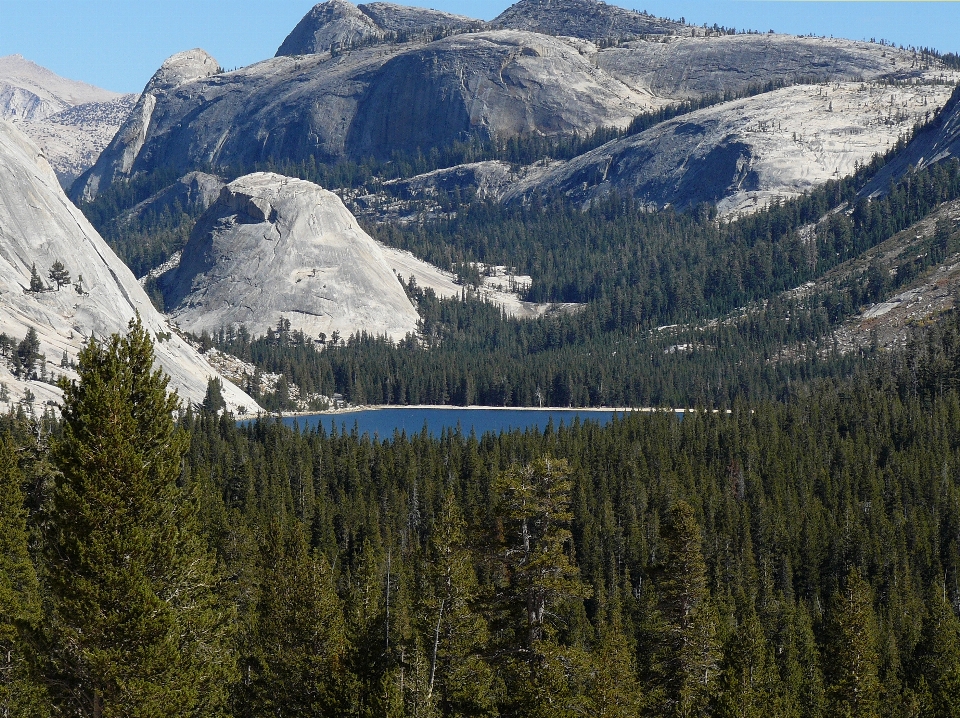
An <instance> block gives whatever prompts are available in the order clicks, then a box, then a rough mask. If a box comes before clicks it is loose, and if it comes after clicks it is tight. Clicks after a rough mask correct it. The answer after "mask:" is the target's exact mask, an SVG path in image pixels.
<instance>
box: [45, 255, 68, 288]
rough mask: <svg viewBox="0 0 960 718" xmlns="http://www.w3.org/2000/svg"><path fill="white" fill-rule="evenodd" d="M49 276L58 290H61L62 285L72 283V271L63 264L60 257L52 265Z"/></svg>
mask: <svg viewBox="0 0 960 718" xmlns="http://www.w3.org/2000/svg"><path fill="white" fill-rule="evenodd" d="M47 276H48V277H50V281H51V282H53V283H54V284H56V285H57V291H60V287H62V286H63V285H64V284H70V272H68V271H67V268H66V267H64V266H63V262H61V261H60V260H59V259H58V260H57V261H56V262H54V263H53V266H52V267H50V271H49V272H48V273H47Z"/></svg>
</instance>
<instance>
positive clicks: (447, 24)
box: [276, 0, 486, 57]
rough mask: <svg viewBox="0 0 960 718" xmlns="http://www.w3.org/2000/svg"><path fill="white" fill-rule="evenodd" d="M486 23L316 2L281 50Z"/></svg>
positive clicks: (304, 51)
mask: <svg viewBox="0 0 960 718" xmlns="http://www.w3.org/2000/svg"><path fill="white" fill-rule="evenodd" d="M485 24H486V23H483V22H481V21H479V20H473V19H471V18H468V17H463V16H462V15H451V14H450V13H445V12H439V11H437V10H427V9H425V8H413V7H407V6H406V5H394V4H393V3H385V2H376V3H370V4H369V5H362V4H361V5H352V4H351V3H349V2H346V0H327V2H324V3H320V4H319V5H314V6H313V8H312V9H311V10H310V12H308V13H307V14H306V15H305V16H304V17H303V19H302V20H300V22H299V23H297V26H296V27H295V28H294V29H293V32H291V33H290V34H289V35H287V38H286V39H285V40H284V41H283V44H282V45H280V49H278V50H277V54H276V57H282V56H284V55H311V54H315V53H322V52H329V51H330V50H331V49H339V48H349V47H353V46H356V45H361V44H364V43H369V42H376V41H379V40H384V39H388V38H389V39H394V40H397V39H400V40H406V39H410V38H412V37H416V36H419V35H422V34H424V33H431V34H433V33H439V34H443V33H450V32H465V31H467V30H479V29H481V28H483V27H484V25H485Z"/></svg>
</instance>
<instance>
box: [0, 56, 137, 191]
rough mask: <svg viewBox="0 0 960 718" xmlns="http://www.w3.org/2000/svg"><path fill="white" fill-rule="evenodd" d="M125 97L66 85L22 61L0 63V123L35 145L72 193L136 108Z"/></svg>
mask: <svg viewBox="0 0 960 718" xmlns="http://www.w3.org/2000/svg"><path fill="white" fill-rule="evenodd" d="M135 101H136V95H121V94H118V93H116V92H110V91H108V90H103V89H100V88H99V87H94V86H93V85H88V84H86V83H83V82H77V81H75V80H67V79H65V78H63V77H60V76H59V75H56V74H54V73H53V72H51V71H50V70H48V69H46V68H44V67H41V66H40V65H37V64H35V63H33V62H30V61H29V60H27V59H25V58H23V57H22V56H21V55H8V56H6V57H0V119H5V120H10V121H11V122H15V123H17V124H18V125H19V126H20V129H21V130H23V131H24V132H25V133H26V134H27V135H28V136H30V137H31V138H32V139H33V140H34V141H35V142H37V143H38V144H39V145H40V146H41V147H42V148H43V151H44V154H45V156H46V158H47V160H48V161H49V162H50V165H51V166H52V167H53V170H54V171H55V172H56V173H57V177H58V178H59V179H60V183H61V184H62V185H63V186H64V187H69V186H70V185H71V184H72V183H73V181H74V180H75V179H76V178H77V177H79V176H80V175H81V174H82V173H83V172H85V171H86V170H87V169H89V168H90V167H91V166H92V165H93V163H94V162H95V161H96V160H97V157H99V156H100V153H101V152H102V151H103V150H104V148H105V147H106V146H107V145H108V144H109V143H110V140H112V139H113V136H114V135H115V134H116V132H117V130H118V129H119V128H120V125H122V124H123V122H124V120H126V118H127V115H128V114H129V112H130V110H131V109H132V108H133V105H134V102H135Z"/></svg>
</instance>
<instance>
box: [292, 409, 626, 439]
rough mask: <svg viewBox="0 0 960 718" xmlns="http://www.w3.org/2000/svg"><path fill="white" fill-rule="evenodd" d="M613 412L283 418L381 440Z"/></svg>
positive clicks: (567, 421)
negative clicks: (402, 434)
mask: <svg viewBox="0 0 960 718" xmlns="http://www.w3.org/2000/svg"><path fill="white" fill-rule="evenodd" d="M614 414H617V415H619V416H621V417H622V416H623V415H624V411H623V410H622V409H621V410H620V411H615V410H613V409H600V410H596V409H486V408H467V407H450V408H437V407H387V408H383V409H364V410H360V411H351V412H345V413H342V414H310V415H306V416H290V417H284V419H283V423H284V424H286V425H287V426H299V427H300V429H302V430H305V429H312V428H314V427H316V426H317V425H318V424H321V425H323V427H324V428H325V429H326V430H327V432H328V433H329V432H330V430H331V429H332V428H333V427H334V426H336V428H337V431H341V432H342V431H348V432H349V431H352V430H353V428H354V426H356V427H357V429H358V430H359V432H360V434H370V436H375V437H379V438H381V439H389V438H391V437H392V436H393V432H394V431H405V432H406V433H407V436H410V435H412V434H419V433H420V432H421V431H423V427H424V425H426V427H427V432H428V433H429V434H431V435H433V436H439V435H440V434H441V433H442V432H443V430H444V429H456V428H457V426H459V427H460V429H461V431H462V432H463V433H464V434H465V435H466V434H469V433H470V431H471V430H472V431H474V432H475V433H476V435H477V436H483V435H484V434H486V433H488V432H493V433H500V432H501V431H511V430H513V429H520V430H521V431H522V430H524V429H532V428H533V427H538V428H539V429H540V430H541V431H542V430H543V429H545V428H546V426H547V424H548V423H549V421H550V420H551V419H553V424H554V426H555V427H559V426H560V424H564V425H566V426H570V425H571V424H572V423H573V422H574V421H576V420H577V419H579V420H580V421H581V423H582V422H585V421H591V422H594V423H596V424H600V425H605V424H609V423H610V421H611V420H612V419H613V416H614Z"/></svg>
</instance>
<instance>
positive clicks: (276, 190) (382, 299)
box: [160, 172, 418, 339]
mask: <svg viewBox="0 0 960 718" xmlns="http://www.w3.org/2000/svg"><path fill="white" fill-rule="evenodd" d="M160 286H161V289H162V291H163V293H164V298H165V300H166V302H167V306H168V307H170V308H171V311H170V316H171V319H172V321H174V322H176V323H177V324H179V325H180V326H181V327H182V328H183V329H185V330H187V331H190V332H201V331H203V330H209V331H216V330H219V329H220V328H221V327H228V326H234V327H236V326H238V325H241V324H242V325H245V326H246V328H247V329H248V330H249V331H250V332H251V333H252V334H254V335H263V334H266V332H267V330H268V329H270V328H271V327H274V328H275V327H277V326H278V323H279V321H280V320H281V318H282V319H287V320H289V322H290V327H291V329H294V330H296V329H299V330H302V331H303V332H304V333H306V334H307V335H308V336H311V337H314V338H316V337H317V336H318V334H319V333H320V332H323V333H325V334H327V336H328V337H329V336H331V335H332V334H333V332H334V331H339V332H340V334H341V335H343V336H344V337H346V336H347V335H349V334H351V333H355V332H360V331H366V332H367V333H368V334H371V335H381V334H386V335H388V336H391V337H393V338H395V339H399V338H401V337H403V336H404V335H405V334H407V333H408V332H414V331H415V330H416V327H417V321H418V317H417V313H416V310H415V309H414V308H413V305H412V304H411V303H410V300H409V299H408V298H407V296H406V294H405V293H404V291H403V287H402V286H401V285H400V282H399V281H398V279H397V277H396V275H394V274H393V272H392V271H391V269H390V267H389V266H388V264H387V262H386V260H385V259H384V256H383V252H382V251H381V249H380V247H379V245H377V244H376V242H374V241H373V240H372V239H371V238H370V237H369V236H368V235H367V234H366V233H365V232H364V231H363V230H362V229H360V226H359V225H358V224H357V221H356V219H354V217H353V215H352V214H350V212H349V211H348V210H347V208H346V207H344V206H343V203H342V202H341V201H340V199H339V198H338V197H337V196H336V195H335V194H333V193H332V192H328V191H326V190H324V189H322V188H321V187H319V186H317V185H315V184H313V183H311V182H305V181H303V180H297V179H290V178H287V177H283V176H281V175H276V174H271V173H263V172H259V173H256V174H252V175H247V176H245V177H241V178H239V179H237V180H234V181H233V182H231V183H230V184H228V185H227V186H226V187H224V188H223V191H222V192H221V194H220V198H219V199H218V200H217V201H216V202H215V203H214V204H213V205H212V206H211V207H210V209H209V210H207V212H206V213H204V214H203V216H201V217H200V219H199V220H198V222H197V225H196V227H195V228H194V230H193V233H192V234H191V236H190V240H189V242H188V243H187V246H186V247H185V248H184V250H183V255H182V258H181V260H180V265H179V267H177V268H176V269H175V270H172V271H171V272H169V273H167V274H166V275H164V276H163V277H161V278H160Z"/></svg>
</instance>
